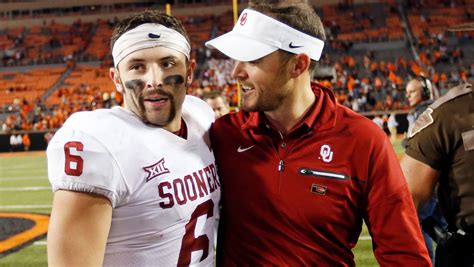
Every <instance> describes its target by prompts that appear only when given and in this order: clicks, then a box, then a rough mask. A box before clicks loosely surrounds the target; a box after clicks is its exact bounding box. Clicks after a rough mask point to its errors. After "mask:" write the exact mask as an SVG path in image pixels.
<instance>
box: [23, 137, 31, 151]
mask: <svg viewBox="0 0 474 267" xmlns="http://www.w3.org/2000/svg"><path fill="white" fill-rule="evenodd" d="M21 139H22V142H23V150H25V151H28V150H30V146H31V140H30V136H29V135H28V134H27V133H24V134H23V137H22V138H21Z"/></svg>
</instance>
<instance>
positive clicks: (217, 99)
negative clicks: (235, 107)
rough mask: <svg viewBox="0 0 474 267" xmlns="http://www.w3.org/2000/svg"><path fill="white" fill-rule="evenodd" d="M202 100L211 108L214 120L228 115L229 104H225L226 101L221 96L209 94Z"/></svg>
mask: <svg viewBox="0 0 474 267" xmlns="http://www.w3.org/2000/svg"><path fill="white" fill-rule="evenodd" d="M203 99H204V101H206V102H207V103H208V104H209V106H211V108H212V110H213V111H214V114H215V116H216V119H217V118H220V117H222V116H224V115H225V114H227V113H229V103H227V100H225V98H224V96H222V94H217V93H214V94H213V93H209V94H207V95H204V97H203Z"/></svg>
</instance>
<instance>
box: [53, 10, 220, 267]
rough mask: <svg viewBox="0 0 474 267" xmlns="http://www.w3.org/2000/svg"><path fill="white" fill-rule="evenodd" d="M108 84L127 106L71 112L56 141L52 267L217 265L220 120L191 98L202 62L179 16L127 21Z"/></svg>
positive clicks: (118, 35)
mask: <svg viewBox="0 0 474 267" xmlns="http://www.w3.org/2000/svg"><path fill="white" fill-rule="evenodd" d="M111 47H112V55H113V58H114V68H111V70H110V76H111V78H112V80H113V82H114V83H115V85H116V88H117V90H118V91H119V92H120V93H122V94H123V96H124V107H114V108H112V109H102V110H96V111H92V112H78V113H75V114H73V115H72V116H71V117H70V118H69V119H68V120H67V121H66V123H65V124H64V126H63V127H62V128H61V129H60V130H59V131H58V132H57V133H56V134H55V136H54V138H53V139H52V140H51V142H50V144H49V146H48V150H47V156H48V174H49V180H50V182H51V184H52V187H53V190H54V192H55V194H54V201H53V209H52V212H51V220H50V225H49V232H48V261H49V264H50V265H51V266H97V265H105V266H151V265H153V266H190V265H191V266H213V265H214V248H213V240H214V232H213V229H214V223H215V218H214V217H215V216H216V213H217V211H218V209H217V207H218V201H219V197H220V183H219V179H218V176H217V172H216V167H215V163H214V156H213V154H212V151H211V149H210V141H209V135H208V130H209V127H210V125H211V123H212V122H213V121H214V114H213V112H212V110H211V109H210V108H209V106H208V105H207V104H206V103H205V102H204V101H202V100H200V99H198V98H195V97H191V96H185V94H186V87H187V85H188V84H190V83H191V81H192V75H193V70H194V67H195V62H194V60H192V59H190V50H191V49H190V45H189V38H188V36H187V34H186V31H185V30H184V28H183V26H182V25H181V23H180V22H179V21H178V20H177V19H176V18H174V17H171V16H168V15H165V14H162V13H159V12H154V11H146V12H142V13H140V14H137V15H134V16H131V17H128V18H126V19H125V20H123V21H121V22H120V23H119V24H118V25H117V26H116V28H115V30H114V32H113V36H112V40H111Z"/></svg>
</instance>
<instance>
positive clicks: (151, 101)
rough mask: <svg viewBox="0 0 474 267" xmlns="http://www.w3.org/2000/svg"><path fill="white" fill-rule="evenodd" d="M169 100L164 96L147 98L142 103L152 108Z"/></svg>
mask: <svg viewBox="0 0 474 267" xmlns="http://www.w3.org/2000/svg"><path fill="white" fill-rule="evenodd" d="M168 100H169V98H168V97H165V96H158V95H156V96H147V97H145V98H144V99H143V102H145V103H148V104H149V105H151V106H153V107H159V106H162V105H164V104H165V103H166V102H168Z"/></svg>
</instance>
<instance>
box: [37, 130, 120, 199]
mask: <svg viewBox="0 0 474 267" xmlns="http://www.w3.org/2000/svg"><path fill="white" fill-rule="evenodd" d="M46 155H47V160H48V177H49V181H50V183H51V185H52V188H53V191H57V190H69V191H77V192H86V193H95V194H99V195H103V196H105V197H107V198H108V199H109V200H110V202H111V204H112V207H114V208H115V207H116V206H117V205H119V204H120V202H121V200H122V199H123V198H125V197H126V195H127V192H128V190H127V186H126V183H125V181H124V179H123V177H122V175H121V172H120V168H119V166H118V164H117V162H116V161H115V159H114V157H113V155H111V154H110V153H109V151H108V150H107V148H106V147H104V145H103V144H101V143H100V142H99V141H98V140H97V139H95V138H94V137H92V136H90V135H88V134H86V133H84V132H82V131H80V130H77V129H71V128H68V127H63V128H62V129H61V130H59V131H58V132H57V133H56V134H55V136H54V137H53V139H52V140H51V142H50V143H49V145H48V149H47V152H46Z"/></svg>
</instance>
